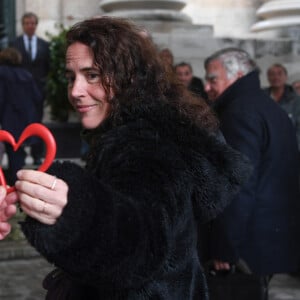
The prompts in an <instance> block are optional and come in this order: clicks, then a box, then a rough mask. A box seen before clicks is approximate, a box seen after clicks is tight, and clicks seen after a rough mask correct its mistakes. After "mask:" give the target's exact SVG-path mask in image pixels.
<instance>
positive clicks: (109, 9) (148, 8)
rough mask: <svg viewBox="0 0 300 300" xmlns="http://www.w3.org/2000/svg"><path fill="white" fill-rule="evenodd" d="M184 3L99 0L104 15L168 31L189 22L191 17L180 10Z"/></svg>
mask: <svg viewBox="0 0 300 300" xmlns="http://www.w3.org/2000/svg"><path fill="white" fill-rule="evenodd" d="M185 5H186V1H183V0H102V1H100V9H101V10H102V11H103V14H104V15H109V16H110V15H112V16H116V17H123V18H129V19H132V20H133V21H135V22H137V23H140V24H142V25H145V26H146V27H147V28H148V29H149V30H151V31H153V30H154V31H170V30H172V29H173V28H174V27H176V26H178V25H183V24H191V18H190V17H189V16H188V15H186V14H185V13H183V12H182V11H181V10H182V8H183V7H184V6H185Z"/></svg>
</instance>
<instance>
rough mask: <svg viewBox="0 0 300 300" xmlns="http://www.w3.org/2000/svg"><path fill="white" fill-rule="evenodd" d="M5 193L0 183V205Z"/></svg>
mask: <svg viewBox="0 0 300 300" xmlns="http://www.w3.org/2000/svg"><path fill="white" fill-rule="evenodd" d="M5 195H6V189H5V188H4V187H3V186H2V185H0V205H1V204H2V202H3V201H4V199H5Z"/></svg>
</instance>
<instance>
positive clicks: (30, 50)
mask: <svg viewBox="0 0 300 300" xmlns="http://www.w3.org/2000/svg"><path fill="white" fill-rule="evenodd" d="M31 41H32V40H31V38H28V54H29V57H30V60H32V45H31Z"/></svg>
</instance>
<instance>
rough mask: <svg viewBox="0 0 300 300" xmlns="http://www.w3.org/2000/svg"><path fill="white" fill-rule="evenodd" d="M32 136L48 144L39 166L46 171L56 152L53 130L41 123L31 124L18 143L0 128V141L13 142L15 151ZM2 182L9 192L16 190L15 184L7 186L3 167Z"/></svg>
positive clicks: (0, 175) (0, 181)
mask: <svg viewBox="0 0 300 300" xmlns="http://www.w3.org/2000/svg"><path fill="white" fill-rule="evenodd" d="M31 136H37V137H39V138H41V139H42V140H43V141H44V143H45V145H46V155H45V160H44V161H43V163H42V164H41V165H40V166H39V167H38V170H39V171H42V172H45V171H46V170H47V169H48V168H49V167H50V165H51V164H52V162H53V160H54V158H55V154H56V142H55V139H54V137H53V135H52V133H51V131H50V130H49V129H48V128H47V127H45V126H44V125H42V124H39V123H32V124H30V125H29V126H27V127H26V128H25V129H24V131H23V132H22V134H21V136H20V138H19V140H18V142H17V143H16V141H15V139H14V137H13V136H12V135H11V134H10V133H9V132H8V131H6V130H0V141H2V142H6V143H9V144H11V145H12V147H13V149H14V151H17V150H18V148H19V147H20V145H22V143H23V142H24V141H25V140H26V139H28V138H29V137H31ZM0 184H1V185H3V186H4V187H5V188H6V190H7V193H11V192H12V191H14V190H15V187H14V186H11V187H7V185H6V179H5V176H4V173H3V170H2V167H0Z"/></svg>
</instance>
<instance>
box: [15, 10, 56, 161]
mask: <svg viewBox="0 0 300 300" xmlns="http://www.w3.org/2000/svg"><path fill="white" fill-rule="evenodd" d="M37 26H38V17H37V15H36V14H34V13H32V12H27V13H25V14H24V15H23V16H22V28H23V34H22V35H20V36H18V37H17V38H16V39H15V40H14V41H12V43H11V47H13V48H16V49H17V50H18V51H20V53H21V55H22V63H21V66H22V67H23V68H24V69H26V70H27V71H29V72H30V73H31V74H32V76H33V78H34V80H35V81H36V84H37V86H38V88H39V90H40V93H41V94H42V96H43V102H41V103H39V106H38V108H37V109H38V112H39V122H42V119H43V111H44V100H45V99H46V80H47V75H48V73H49V69H50V51H49V43H48V42H47V41H45V40H44V39H42V38H40V37H38V36H37V35H36V29H37ZM43 152H44V144H43V142H42V141H41V140H37V141H36V143H35V144H33V145H32V146H31V155H32V157H33V159H34V163H35V164H36V165H40V164H41V158H42V156H43Z"/></svg>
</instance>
